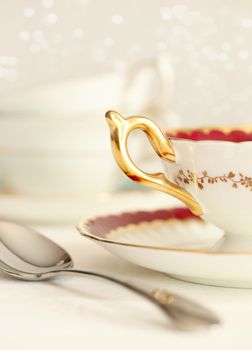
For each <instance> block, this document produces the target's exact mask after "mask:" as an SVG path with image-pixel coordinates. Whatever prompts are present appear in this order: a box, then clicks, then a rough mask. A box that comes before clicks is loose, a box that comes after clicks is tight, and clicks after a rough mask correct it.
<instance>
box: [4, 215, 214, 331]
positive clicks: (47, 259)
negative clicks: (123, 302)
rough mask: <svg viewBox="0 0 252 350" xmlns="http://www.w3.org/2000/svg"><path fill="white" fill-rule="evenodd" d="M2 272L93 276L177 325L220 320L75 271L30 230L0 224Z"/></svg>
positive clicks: (194, 306) (175, 300) (156, 294)
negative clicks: (140, 299) (142, 301)
mask: <svg viewBox="0 0 252 350" xmlns="http://www.w3.org/2000/svg"><path fill="white" fill-rule="evenodd" d="M0 270H2V271H4V272H5V273H7V274H8V275H11V276H13V277H16V278H19V279H23V280H30V281H39V280H43V279H48V278H50V277H54V276H55V275H58V274H62V273H64V274H67V273H69V274H82V275H90V276H95V277H99V278H103V279H105V280H108V281H111V282H114V283H117V284H119V285H121V286H123V287H125V288H127V289H129V290H131V291H133V292H135V293H137V294H139V295H140V296H142V297H144V298H146V299H147V300H149V301H151V302H152V303H153V304H155V305H156V306H158V307H159V308H160V309H161V310H162V311H163V312H164V313H165V314H166V315H167V316H169V318H170V319H172V320H173V321H175V324H176V326H178V327H179V328H183V329H198V328H206V327H209V326H211V325H213V324H218V323H219V322H220V321H219V319H218V317H217V316H216V315H215V314H214V313H213V312H211V311H209V310H208V309H206V308H205V307H202V306H201V305H199V304H198V303H196V302H193V301H191V300H189V299H187V298H184V297H181V296H178V295H177V294H174V293H173V292H168V291H166V290H164V289H155V290H153V291H152V292H147V291H145V290H143V289H142V288H139V287H136V286H134V285H131V284H130V283H128V282H124V281H121V280H119V279H117V278H115V277H111V276H108V275H104V274H102V273H98V272H93V271H84V270H75V269H73V260H72V259H71V257H70V255H69V254H68V253H67V252H66V251H65V250H64V249H62V248H61V247H60V246H58V245H57V244H56V243H54V242H52V241H51V240H49V239H48V238H46V237H45V236H42V235H41V234H39V233H38V232H36V231H35V230H33V229H32V228H30V227H26V226H23V225H19V224H16V223H11V222H4V221H2V222H0Z"/></svg>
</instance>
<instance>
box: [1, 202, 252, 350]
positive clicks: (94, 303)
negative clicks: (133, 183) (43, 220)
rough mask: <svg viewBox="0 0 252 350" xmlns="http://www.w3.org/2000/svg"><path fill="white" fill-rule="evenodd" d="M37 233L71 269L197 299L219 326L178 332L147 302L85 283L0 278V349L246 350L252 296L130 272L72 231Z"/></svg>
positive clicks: (251, 332)
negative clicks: (67, 258) (68, 259)
mask: <svg viewBox="0 0 252 350" xmlns="http://www.w3.org/2000/svg"><path fill="white" fill-rule="evenodd" d="M108 210H109V208H108ZM39 229H40V230H41V232H43V233H44V234H45V235H47V236H48V237H51V238H52V239H54V240H55V241H56V242H58V243H60V244H61V245H62V246H63V247H65V248H66V249H67V250H68V251H69V253H70V254H71V255H72V257H73V259H74V262H75V267H77V268H82V269H85V268H86V269H93V270H97V271H102V272H107V273H110V274H112V275H114V276H117V277H120V278H124V279H125V280H128V281H131V282H134V283H136V284H139V285H142V286H143V285H144V286H150V287H151V286H155V287H157V286H162V287H165V288H166V289H169V290H171V291H175V292H178V293H180V294H183V295H185V296H188V297H191V298H194V299H195V300H197V301H199V302H202V303H203V304H205V305H206V306H209V307H210V308H212V309H213V310H214V311H216V312H217V313H218V314H219V316H220V318H221V319H222V325H221V326H218V327H214V328H212V329H210V330H208V331H201V332H196V333H195V332H194V333H188V332H181V331H176V330H174V329H172V327H171V325H170V324H169V322H168V321H167V319H166V318H165V317H164V315H163V314H162V313H161V312H160V311H159V310H158V309H156V308H155V307H154V306H152V305H151V304H148V302H145V301H144V300H142V299H141V298H139V297H138V296H136V295H134V294H131V293H130V292H128V291H125V290H123V289H122V288H120V287H117V286H115V285H112V284H110V283H109V282H104V281H98V280H97V279H93V278H90V277H87V278H83V277H76V276H64V277H59V278H56V279H52V280H50V281H43V282H24V281H18V280H15V279H12V278H8V277H6V276H5V275H3V274H1V275H0V277H1V280H0V286H1V288H0V305H1V309H0V310H1V312H0V325H1V326H0V334H1V337H0V348H1V350H2V349H4V350H5V349H32V350H37V349H61V350H62V349H69V348H70V349H102V348H105V349H111V350H113V349H156V348H157V347H161V346H162V347H166V348H167V349H201V350H202V349H238V348H239V349H251V346H252V290H249V289H247V290H246V289H230V288H218V287H210V286H202V285H197V284H192V283H186V282H182V281H178V280H175V279H172V278H170V277H168V276H167V275H164V274H161V273H157V272H153V271H150V270H147V269H144V268H141V267H138V266H135V265H133V264H130V263H128V262H126V261H123V260H121V259H120V258H118V257H115V256H113V255H112V254H110V253H109V252H107V251H105V250H104V249H103V248H101V247H100V246H98V245H96V244H95V243H94V242H91V241H89V240H87V239H85V238H83V237H81V236H80V235H79V234H78V233H77V231H76V230H75V228H74V227H72V226H69V227H67V226H62V227H60V226H54V227H53V226H46V225H44V226H40V227H39Z"/></svg>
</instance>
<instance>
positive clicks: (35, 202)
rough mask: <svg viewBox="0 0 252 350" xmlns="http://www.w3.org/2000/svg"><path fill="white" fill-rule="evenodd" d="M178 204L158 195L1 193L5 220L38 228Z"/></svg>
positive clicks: (154, 192) (1, 213)
mask: <svg viewBox="0 0 252 350" xmlns="http://www.w3.org/2000/svg"><path fill="white" fill-rule="evenodd" d="M177 203H178V201H177V200H175V199H173V198H172V197H167V195H165V194H162V193H158V192H157V191H149V192H147V191H124V192H123V191H122V192H114V193H108V192H100V193H87V194H86V195H80V196H35V195H34V196H32V195H17V194H4V193H1V192H0V217H1V220H11V221H12V220H13V221H18V222H24V223H30V224H33V223H36V224H41V223H42V224H44V223H46V224H71V225H75V224H76V222H78V221H80V220H81V219H83V220H84V219H87V218H88V217H90V216H93V215H105V214H107V213H111V212H112V213H118V212H121V211H123V210H136V209H138V208H144V209H148V210H149V209H155V208H161V207H163V206H167V207H171V206H174V205H177Z"/></svg>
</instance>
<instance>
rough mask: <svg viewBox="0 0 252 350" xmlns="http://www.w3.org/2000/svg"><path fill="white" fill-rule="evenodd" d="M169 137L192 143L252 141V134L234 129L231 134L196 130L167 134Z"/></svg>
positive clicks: (219, 131) (214, 130)
mask: <svg viewBox="0 0 252 350" xmlns="http://www.w3.org/2000/svg"><path fill="white" fill-rule="evenodd" d="M166 135H167V137H173V138H178V139H185V140H192V141H203V140H213V141H231V142H245V141H252V132H245V131H243V130H238V129H237V130H236V129H233V130H231V131H229V132H224V131H221V130H218V129H211V130H209V129H208V130H207V131H204V130H201V129H195V130H190V131H181V130H178V131H174V132H172V133H169V132H168V133H167V134H166Z"/></svg>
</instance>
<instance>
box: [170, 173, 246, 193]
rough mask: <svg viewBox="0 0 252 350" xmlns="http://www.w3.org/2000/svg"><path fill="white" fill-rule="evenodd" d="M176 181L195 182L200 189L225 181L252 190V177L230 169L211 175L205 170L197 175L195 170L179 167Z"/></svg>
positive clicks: (232, 185) (235, 186) (234, 186)
mask: <svg viewBox="0 0 252 350" xmlns="http://www.w3.org/2000/svg"><path fill="white" fill-rule="evenodd" d="M176 181H177V182H179V183H184V184H190V183H195V184H197V186H198V188H199V189H200V190H203V189H204V188H205V185H206V184H209V185H213V184H217V183H220V182H223V183H231V187H232V188H234V189H237V188H238V186H239V185H240V186H244V187H245V188H247V189H248V190H249V191H252V177H249V176H245V175H243V174H242V173H239V174H236V173H234V172H233V171H229V173H228V174H223V175H218V176H210V175H209V174H208V172H207V171H206V170H204V171H202V173H201V175H200V176H197V175H196V174H195V173H194V172H192V171H190V170H188V169H187V170H186V171H184V170H183V169H179V171H178V174H177V176H176Z"/></svg>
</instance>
